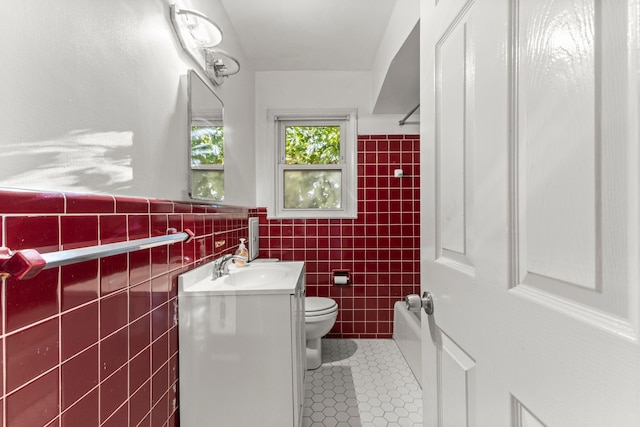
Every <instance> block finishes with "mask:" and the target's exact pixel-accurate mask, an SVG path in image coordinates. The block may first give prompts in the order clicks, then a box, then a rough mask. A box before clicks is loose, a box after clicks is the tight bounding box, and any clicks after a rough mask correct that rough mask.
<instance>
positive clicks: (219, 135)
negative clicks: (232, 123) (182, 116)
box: [191, 118, 224, 200]
mask: <svg viewBox="0 0 640 427" xmlns="http://www.w3.org/2000/svg"><path fill="white" fill-rule="evenodd" d="M191 197H193V198H194V199H208V200H223V199H224V128H223V126H222V121H216V120H207V119H201V118H198V119H196V118H194V119H192V121H191Z"/></svg>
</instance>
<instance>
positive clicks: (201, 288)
mask: <svg viewBox="0 0 640 427" xmlns="http://www.w3.org/2000/svg"><path fill="white" fill-rule="evenodd" d="M277 264H278V265H279V266H280V267H278V268H279V269H282V268H286V269H289V270H290V273H288V274H286V275H285V277H283V278H279V279H278V283H270V284H266V283H265V282H260V279H259V278H260V277H268V275H260V274H259V271H258V268H260V269H264V268H269V267H268V265H267V264H259V265H260V267H255V270H254V272H256V271H257V272H258V274H254V276H255V277H257V278H258V282H259V283H256V285H255V286H252V285H250V284H242V286H239V287H235V285H234V286H224V285H223V286H215V283H216V282H217V281H213V280H211V271H212V268H211V265H209V264H208V265H204V266H202V267H199V268H197V269H194V270H191V271H189V272H187V273H185V274H183V275H181V276H180V278H179V288H178V311H179V320H178V330H179V369H180V371H179V384H180V393H179V412H180V425H181V426H182V427H202V426H221V427H234V426H237V427H246V426H261V427H288V426H293V427H299V426H300V425H301V418H302V406H303V403H304V375H305V372H306V357H305V332H304V295H305V282H304V263H302V262H290V263H289V262H283V263H277ZM255 265H256V266H257V265H258V264H255ZM264 266H267V267H264ZM250 268H253V265H252V264H249V265H248V266H247V267H245V269H247V270H244V269H243V270H244V271H243V273H244V272H248V273H252V272H251V271H249V270H248V269H250ZM274 268H275V267H274ZM231 274H234V272H232V273H231ZM249 276H250V275H249V274H247V277H249ZM236 277H240V276H236ZM219 280H220V279H218V281H219ZM230 283H231V282H230ZM233 283H236V282H233Z"/></svg>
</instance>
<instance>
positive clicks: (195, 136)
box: [191, 126, 224, 165]
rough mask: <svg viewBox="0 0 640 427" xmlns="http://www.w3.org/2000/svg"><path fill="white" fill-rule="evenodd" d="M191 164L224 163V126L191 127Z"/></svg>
mask: <svg viewBox="0 0 640 427" xmlns="http://www.w3.org/2000/svg"><path fill="white" fill-rule="evenodd" d="M191 164H192V165H223V164H224V134H223V127H222V126H193V127H191Z"/></svg>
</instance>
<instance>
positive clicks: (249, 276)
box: [217, 264, 290, 288]
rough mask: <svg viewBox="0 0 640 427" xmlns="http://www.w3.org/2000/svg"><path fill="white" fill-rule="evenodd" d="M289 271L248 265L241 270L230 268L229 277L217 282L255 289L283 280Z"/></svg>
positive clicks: (276, 267)
mask: <svg viewBox="0 0 640 427" xmlns="http://www.w3.org/2000/svg"><path fill="white" fill-rule="evenodd" d="M289 270H290V269H289V268H287V267H282V266H279V265H278V264H274V265H267V264H254V265H251V264H249V265H248V266H246V267H242V268H237V267H236V268H230V269H229V271H230V272H229V275H227V276H223V277H221V278H219V279H217V280H220V281H221V282H222V283H223V284H224V285H228V286H236V287H239V288H246V287H257V286H260V285H263V284H266V283H270V282H274V281H277V280H282V279H284V278H285V277H286V276H287V274H289Z"/></svg>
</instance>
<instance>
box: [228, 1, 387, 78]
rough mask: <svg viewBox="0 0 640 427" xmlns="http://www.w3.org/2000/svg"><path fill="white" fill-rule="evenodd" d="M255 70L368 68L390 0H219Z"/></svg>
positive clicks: (379, 39)
mask: <svg viewBox="0 0 640 427" xmlns="http://www.w3.org/2000/svg"><path fill="white" fill-rule="evenodd" d="M221 1H222V4H223V6H224V8H225V10H226V11H227V14H228V16H229V20H230V21H231V24H232V25H233V27H234V30H235V32H236V34H237V36H238V38H239V40H240V43H241V45H242V47H243V49H244V51H245V54H246V55H247V56H248V57H249V58H250V59H251V61H252V63H253V65H254V68H255V69H256V70H257V71H282V70H301V71H311V70H312V71H369V70H371V68H372V65H373V62H374V59H375V57H376V53H377V51H378V47H379V45H380V41H381V40H382V37H383V35H384V33H385V30H386V28H387V25H388V23H389V18H390V16H391V13H392V11H393V8H394V5H395V3H396V0H269V1H265V0H221Z"/></svg>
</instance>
